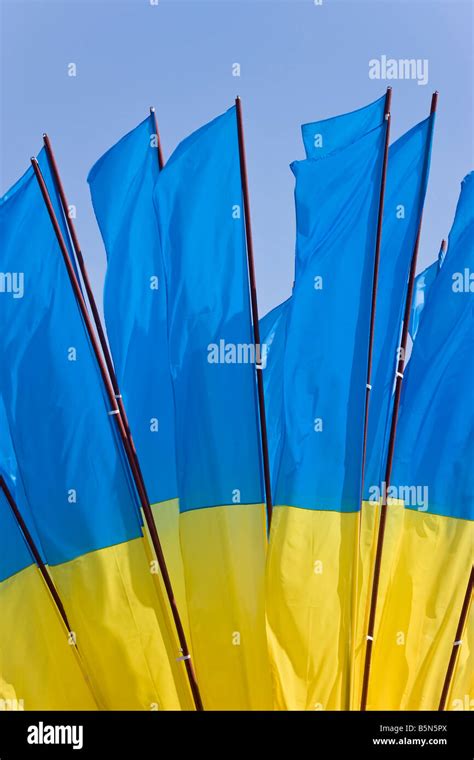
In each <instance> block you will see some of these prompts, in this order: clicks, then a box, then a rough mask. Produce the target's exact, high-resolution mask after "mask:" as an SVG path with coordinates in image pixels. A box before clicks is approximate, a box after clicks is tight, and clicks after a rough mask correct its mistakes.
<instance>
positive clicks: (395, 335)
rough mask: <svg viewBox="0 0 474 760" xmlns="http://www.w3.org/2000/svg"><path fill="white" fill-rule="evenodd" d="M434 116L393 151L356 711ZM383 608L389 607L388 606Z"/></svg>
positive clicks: (365, 518)
mask: <svg viewBox="0 0 474 760" xmlns="http://www.w3.org/2000/svg"><path fill="white" fill-rule="evenodd" d="M434 118H435V117H434V115H432V116H430V117H428V118H427V119H425V120H423V121H422V122H420V123H418V124H416V125H415V126H414V127H412V129H410V130H409V131H408V132H406V133H405V134H404V135H402V136H401V137H400V138H399V139H398V140H397V141H396V142H395V143H393V145H391V146H390V149H389V158H388V169H387V184H386V190H385V203H384V215H383V227H382V244H381V252H380V263H379V276H378V289H377V303H376V310H375V329H374V344H373V354H372V373H371V379H370V383H371V390H370V398H369V415H368V429H367V449H366V463H365V471H364V489H363V498H364V501H363V505H362V513H361V526H360V542H359V546H360V563H359V567H358V614H357V636H356V648H355V662H354V674H355V677H354V684H353V703H352V707H353V708H354V709H358V708H359V706H360V688H361V682H360V679H361V677H362V669H363V659H364V653H365V642H366V639H365V635H366V633H367V623H368V614H369V595H370V588H371V575H372V566H373V561H374V551H375V547H376V539H377V534H376V530H377V521H378V514H379V513H378V510H379V505H380V500H381V493H382V490H381V489H382V487H383V486H382V484H383V481H384V477H385V465H386V456H387V446H388V438H389V433H390V422H391V414H392V408H393V389H394V381H395V373H396V368H397V362H398V353H399V344H400V336H401V329H402V320H403V313H404V307H405V301H406V293H407V283H408V275H409V271H410V264H411V259H412V256H413V251H414V248H415V241H416V236H417V232H418V226H419V222H420V218H421V214H422V211H423V204H424V198H425V193H426V184H427V180H428V170H429V162H430V156H431V141H432V134H433V126H434ZM382 603H383V602H382Z"/></svg>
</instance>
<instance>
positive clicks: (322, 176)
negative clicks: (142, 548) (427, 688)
mask: <svg viewBox="0 0 474 760" xmlns="http://www.w3.org/2000/svg"><path fill="white" fill-rule="evenodd" d="M369 109H370V107H369ZM356 113H357V112H356ZM355 118H356V123H355V124H354V129H353V130H352V129H348V130H347V131H348V134H350V135H351V139H352V138H353V136H354V134H355V135H356V136H358V137H359V139H355V140H354V142H353V143H352V144H348V145H347V146H346V147H345V148H342V147H341V149H340V150H337V151H335V152H333V153H331V154H330V155H327V156H326V157H324V158H322V159H321V160H314V159H307V160H306V161H299V162H296V163H295V164H293V165H292V168H293V171H294V173H295V176H296V190H295V198H296V218H297V244H296V256H297V262H296V282H295V286H294V291H293V296H292V299H291V305H290V307H289V315H288V324H287V335H286V351H285V358H284V370H283V419H284V431H283V436H282V443H281V455H280V459H279V467H278V474H277V476H276V478H275V493H274V504H275V506H276V508H275V510H274V518H273V523H272V531H271V539H270V550H269V558H268V571H267V579H268V580H267V615H268V623H269V635H270V646H271V652H272V657H273V661H274V666H275V673H276V692H277V705H278V707H279V708H281V709H310V710H314V709H337V708H347V707H348V705H349V685H350V684H349V681H350V651H351V645H352V624H351V617H352V613H353V607H354V593H353V591H354V574H353V571H354V565H355V556H356V555H355V549H356V537H357V524H358V511H359V508H360V490H361V469H362V464H361V459H362V435H363V420H364V409H365V385H366V372H367V352H368V336H369V320H370V292H371V288H372V277H373V265H374V254H375V236H376V227H377V213H378V203H379V194H380V181H381V169H382V159H383V150H384V140H385V127H384V126H383V125H382V123H381V122H382V115H381V114H380V113H379V114H378V117H377V118H378V120H379V122H380V123H379V126H375V128H373V129H371V131H369V132H368V133H367V134H365V135H363V136H359V135H358V134H357V130H358V125H359V123H360V122H359V115H357V116H356V117H355ZM341 119H343V120H344V123H345V124H349V122H350V115H345V116H343V117H341ZM335 124H336V127H337V122H335ZM364 294H365V295H366V297H364ZM367 294H369V295H367Z"/></svg>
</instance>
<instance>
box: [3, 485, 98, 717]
mask: <svg viewBox="0 0 474 760" xmlns="http://www.w3.org/2000/svg"><path fill="white" fill-rule="evenodd" d="M0 490H2V491H3V493H4V494H5V498H6V500H7V502H8V505H9V507H10V509H11V511H12V513H13V516H14V518H15V520H16V522H17V523H18V527H19V528H20V531H21V534H22V535H23V538H24V539H25V541H26V544H27V546H28V549H29V550H30V552H31V554H32V556H33V559H34V560H35V562H36V565H37V567H38V570H39V571H40V573H41V576H42V578H43V581H44V583H45V584H46V587H47V589H48V591H49V593H50V594H51V598H52V600H53V602H54V604H55V606H56V609H57V611H58V612H59V615H60V616H61V620H62V621H63V623H64V626H65V627H66V630H67V632H68V634H69V638H68V643H69V644H70V645H71V646H74V648H75V650H76V652H77V655H78V662H79V667H80V668H81V671H82V675H83V676H84V680H85V681H86V683H87V685H88V687H89V691H90V693H91V696H92V699H93V700H94V702H95V703H96V705H97V707H98V708H99V709H100V705H99V702H98V701H97V699H96V696H95V694H94V690H93V688H92V684H91V682H90V680H89V676H88V674H87V673H86V672H85V670H84V666H83V663H82V658H81V656H80V653H79V648H78V646H77V643H76V636H75V633H74V631H73V630H72V628H71V625H70V623H69V620H68V617H67V614H66V610H65V609H64V605H63V603H62V600H61V597H60V596H59V593H58V590H57V588H56V586H55V585H54V581H53V579H52V577H51V575H50V573H49V570H48V568H47V567H46V565H45V563H44V562H43V559H42V557H41V554H40V552H39V550H38V547H37V546H36V543H35V540H34V538H33V536H32V535H31V533H30V531H29V530H28V527H27V525H26V523H25V521H24V519H23V517H22V514H21V512H20V510H19V508H18V505H17V503H16V501H15V499H14V497H13V494H12V492H11V491H10V489H9V487H8V485H7V483H6V482H5V479H4V477H3V475H0Z"/></svg>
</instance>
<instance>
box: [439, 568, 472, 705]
mask: <svg viewBox="0 0 474 760" xmlns="http://www.w3.org/2000/svg"><path fill="white" fill-rule="evenodd" d="M473 588H474V566H473V567H471V574H470V576H469V580H468V583H467V588H466V594H465V596H464V601H463V604H462V609H461V615H460V617H459V622H458V626H457V628H456V636H455V639H454V642H453V648H452V650H451V656H450V658H449V663H448V669H447V671H446V678H445V679H444V684H443V691H442V692H441V699H440V702H439V707H438V710H441V711H443V710H445V709H446V701H447V699H448V694H449V690H450V688H451V682H452V680H453V675H454V669H455V667H456V662H457V659H458V653H459V650H460V648H461V644H462V635H463V631H464V627H465V625H466V621H467V616H468V614H469V607H470V605H471V600H472V590H473Z"/></svg>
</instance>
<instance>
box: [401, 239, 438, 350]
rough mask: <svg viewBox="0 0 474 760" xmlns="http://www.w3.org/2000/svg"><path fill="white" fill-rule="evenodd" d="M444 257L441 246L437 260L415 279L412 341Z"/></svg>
mask: <svg viewBox="0 0 474 760" xmlns="http://www.w3.org/2000/svg"><path fill="white" fill-rule="evenodd" d="M445 255H446V254H445V250H444V249H443V246H441V248H440V251H439V253H438V259H437V260H436V261H433V263H432V264H430V265H429V266H428V267H426V269H423V271H422V272H420V274H418V275H417V276H416V278H415V287H414V292H413V304H412V307H411V314H410V328H409V331H410V337H411V339H412V340H415V338H416V334H417V332H418V325H419V323H420V317H421V313H422V311H423V309H424V308H425V304H426V300H427V298H428V295H429V292H430V290H431V286H432V284H433V282H434V281H435V279H436V277H437V275H438V272H439V270H440V269H441V267H442V266H443V261H444V257H445Z"/></svg>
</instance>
